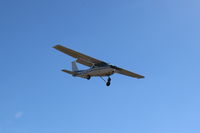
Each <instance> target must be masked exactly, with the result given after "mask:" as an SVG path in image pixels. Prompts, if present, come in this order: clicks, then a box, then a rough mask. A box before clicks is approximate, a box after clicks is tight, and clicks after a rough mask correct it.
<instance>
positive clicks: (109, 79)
mask: <svg viewBox="0 0 200 133" xmlns="http://www.w3.org/2000/svg"><path fill="white" fill-rule="evenodd" d="M100 78H101V79H102V80H103V81H105V82H106V86H110V84H111V78H110V77H108V80H107V81H106V80H105V79H104V78H103V77H100Z"/></svg>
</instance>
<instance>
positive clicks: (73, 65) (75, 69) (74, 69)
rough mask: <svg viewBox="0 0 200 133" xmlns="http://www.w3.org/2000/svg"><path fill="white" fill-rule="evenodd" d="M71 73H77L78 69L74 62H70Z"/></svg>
mask: <svg viewBox="0 0 200 133" xmlns="http://www.w3.org/2000/svg"><path fill="white" fill-rule="evenodd" d="M72 71H73V72H75V71H78V67H77V65H76V61H73V62H72Z"/></svg>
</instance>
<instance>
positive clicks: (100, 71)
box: [53, 45, 144, 86]
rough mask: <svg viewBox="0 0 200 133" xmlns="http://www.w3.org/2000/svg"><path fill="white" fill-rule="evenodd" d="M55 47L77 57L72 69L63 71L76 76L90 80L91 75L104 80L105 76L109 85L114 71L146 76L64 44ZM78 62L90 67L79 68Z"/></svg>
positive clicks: (136, 76) (128, 74)
mask: <svg viewBox="0 0 200 133" xmlns="http://www.w3.org/2000/svg"><path fill="white" fill-rule="evenodd" d="M53 48H55V49H56V50H59V51H60V52H63V53H65V54H68V55H69V56H72V57H74V58H76V61H73V62H72V71H69V70H66V69H63V70H62V71H63V72H65V73H68V74H71V75H72V76H74V77H81V78H85V79H88V80H90V79H91V77H100V78H101V79H102V80H104V78H103V77H108V79H107V81H106V80H104V81H105V82H106V85H107V86H110V84H111V78H110V76H111V75H113V74H114V73H118V74H123V75H126V76H130V77H133V78H137V79H141V78H144V76H142V75H139V74H136V73H133V72H130V71H128V70H125V69H122V68H120V67H117V66H113V65H110V64H108V63H106V62H104V61H101V60H98V59H95V58H93V57H90V56H87V55H84V54H82V53H79V52H77V51H74V50H72V49H69V48H66V47H64V46H62V45H56V46H54V47H53ZM76 63H80V64H82V65H85V66H88V67H90V68H89V69H87V70H79V69H78V67H77V65H76Z"/></svg>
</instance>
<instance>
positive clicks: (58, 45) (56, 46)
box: [53, 44, 62, 49]
mask: <svg viewBox="0 0 200 133" xmlns="http://www.w3.org/2000/svg"><path fill="white" fill-rule="evenodd" d="M58 47H62V45H60V44H57V45H55V46H53V48H55V49H57V48H58Z"/></svg>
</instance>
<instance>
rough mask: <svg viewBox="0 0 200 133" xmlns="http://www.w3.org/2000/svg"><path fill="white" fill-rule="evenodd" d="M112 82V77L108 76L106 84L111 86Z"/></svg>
mask: <svg viewBox="0 0 200 133" xmlns="http://www.w3.org/2000/svg"><path fill="white" fill-rule="evenodd" d="M110 82H111V78H110V77H109V78H108V81H107V82H106V85H107V86H110Z"/></svg>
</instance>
